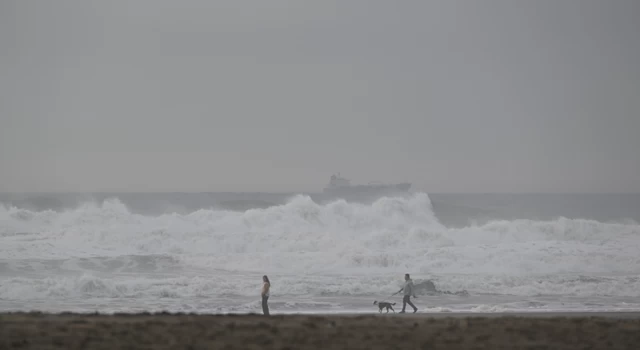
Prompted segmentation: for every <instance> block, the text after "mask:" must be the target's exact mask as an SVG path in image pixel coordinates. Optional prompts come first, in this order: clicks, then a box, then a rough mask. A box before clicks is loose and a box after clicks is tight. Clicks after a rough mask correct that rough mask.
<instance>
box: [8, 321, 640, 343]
mask: <svg viewBox="0 0 640 350" xmlns="http://www.w3.org/2000/svg"><path fill="white" fill-rule="evenodd" d="M639 345H640V314H638V313H601V314H589V313H576V314H546V313H545V314H543V313H538V314H446V313H444V314H443V313H441V314H415V315H410V314H407V315H398V314H396V315H393V314H389V315H384V314H383V315H377V314H375V315H330V316H329V315H274V316H270V317H265V316H262V315H195V314H168V313H161V314H115V315H100V314H71V313H66V314H64V313H63V314H44V313H5V314H1V315H0V349H43V350H44V349H434V348H437V349H548V348H550V349H554V348H555V349H637V348H638V346H639Z"/></svg>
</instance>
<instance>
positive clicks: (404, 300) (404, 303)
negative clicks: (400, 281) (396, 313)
mask: <svg viewBox="0 0 640 350" xmlns="http://www.w3.org/2000/svg"><path fill="white" fill-rule="evenodd" d="M407 304H409V306H411V307H412V308H413V311H415V310H418V308H417V307H416V306H415V305H413V303H412V302H411V296H410V295H405V296H404V298H402V311H404V309H405V308H406V307H407Z"/></svg>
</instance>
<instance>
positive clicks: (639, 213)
mask: <svg viewBox="0 0 640 350" xmlns="http://www.w3.org/2000/svg"><path fill="white" fill-rule="evenodd" d="M638 221H640V195H592V194H589V195H586V194H585V195H555V194H554V195H526V194H524V195H460V194H426V193H412V194H409V195H406V196H399V197H384V198H377V199H369V200H366V201H358V202H355V201H346V200H343V199H332V198H322V196H320V195H317V194H259V193H254V194H251V193H246V194H241V193H202V194H181V193H167V194H117V193H114V194H92V195H89V194H85V195H79V194H56V195H51V194H29V195H16V194H1V195H0V311H17V310H20V311H30V310H40V311H54V312H58V311H76V312H94V311H99V312H107V313H109V312H138V311H150V312H154V311H171V312H178V311H180V312H196V313H250V312H261V308H260V300H259V293H260V288H261V277H262V275H263V274H267V275H269V277H270V279H271V281H272V293H271V294H272V296H271V298H270V307H271V311H272V313H274V314H275V313H318V312H323V313H337V312H350V313H370V312H377V308H375V306H374V305H372V303H373V301H374V300H390V301H392V302H397V304H396V311H397V310H399V309H400V308H401V304H402V303H401V297H399V296H394V297H390V295H391V294H393V293H394V292H396V291H397V290H398V289H399V288H400V285H401V283H402V279H403V275H404V274H405V273H410V274H411V275H412V277H413V279H414V282H415V283H416V284H418V285H419V286H423V285H424V282H425V281H427V280H431V281H432V282H434V283H435V286H436V288H437V289H438V290H439V291H446V292H451V293H455V292H461V291H466V292H467V293H466V294H462V295H456V294H445V293H427V292H428V290H426V289H424V288H422V287H420V288H419V292H418V298H417V299H415V300H414V303H415V304H416V305H417V306H418V308H419V309H420V311H421V312H459V311H467V312H469V311H471V312H509V311H517V312H527V311H530V312H540V311H621V310H624V311H640V253H639V252H640V225H639V224H638Z"/></svg>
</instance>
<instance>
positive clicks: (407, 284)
mask: <svg viewBox="0 0 640 350" xmlns="http://www.w3.org/2000/svg"><path fill="white" fill-rule="evenodd" d="M402 291H404V298H402V311H400V313H401V314H402V313H404V309H405V308H406V307H407V304H409V306H411V307H412V308H413V313H414V314H415V313H416V312H417V311H418V308H417V307H416V306H415V305H413V303H412V302H411V297H412V296H413V297H414V298H416V293H415V291H414V290H413V281H412V280H411V277H410V276H409V274H408V273H405V274H404V286H403V287H402V288H401V289H400V290H399V291H398V293H400V292H402Z"/></svg>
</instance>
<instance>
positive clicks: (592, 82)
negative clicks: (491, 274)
mask: <svg viewBox="0 0 640 350" xmlns="http://www.w3.org/2000/svg"><path fill="white" fill-rule="evenodd" d="M639 14H640V2H638V1H633V0H614V1H607V2H605V1H598V0H565V1H536V2H533V1H515V0H511V1H507V0H486V1H482V2H477V1H462V0H460V1H452V0H441V1H401V2H390V1H382V0H371V1H349V2H341V1H316V2H297V1H292V0H273V1H269V2H261V1H244V2H238V1H204V0H183V1H172V0H139V1H135V2H130V1H125V0H112V1H81V0H59V1H55V2H51V1H44V0H33V1H18V0H6V1H2V2H1V3H0V50H1V53H0V72H1V74H2V79H0V192H11V193H20V192H219V191H224V192H300V191H302V192H317V191H321V190H322V188H323V187H324V186H325V185H326V183H327V181H328V179H329V176H330V175H331V174H333V173H337V172H340V173H341V174H342V175H343V176H345V177H348V178H350V179H351V180H352V181H353V182H354V183H368V182H370V181H382V182H404V181H407V182H411V183H412V189H413V190H416V191H425V192H428V193H542V192H544V193H576V192H580V193H583V192H595V193H638V192H640V176H638V174H640V152H639V150H640V138H639V137H638V133H639V132H640V68H639V65H638V62H640V40H639V39H638V38H640V22H638V20H637V17H638V15H639Z"/></svg>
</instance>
